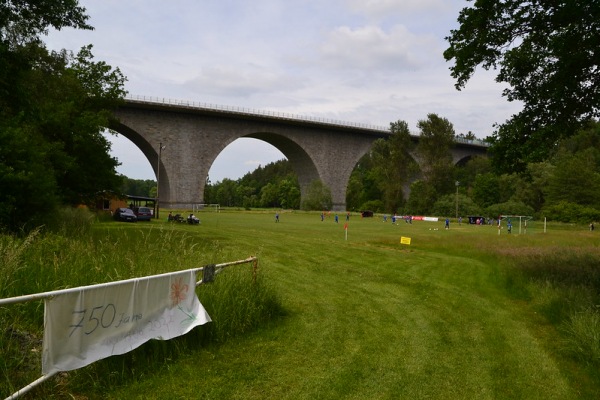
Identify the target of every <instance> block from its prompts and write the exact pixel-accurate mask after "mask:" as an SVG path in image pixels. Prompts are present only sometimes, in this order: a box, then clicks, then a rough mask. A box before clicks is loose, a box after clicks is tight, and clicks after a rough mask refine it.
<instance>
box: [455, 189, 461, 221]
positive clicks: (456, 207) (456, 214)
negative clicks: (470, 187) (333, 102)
mask: <svg viewBox="0 0 600 400" xmlns="http://www.w3.org/2000/svg"><path fill="white" fill-rule="evenodd" d="M455 184H456V219H457V220H458V186H459V185H460V182H459V181H456V183H455Z"/></svg>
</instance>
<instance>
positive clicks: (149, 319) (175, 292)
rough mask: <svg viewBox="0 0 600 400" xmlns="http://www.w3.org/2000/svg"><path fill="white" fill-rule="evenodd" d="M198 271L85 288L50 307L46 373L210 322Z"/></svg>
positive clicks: (61, 297)
mask: <svg viewBox="0 0 600 400" xmlns="http://www.w3.org/2000/svg"><path fill="white" fill-rule="evenodd" d="M195 289H196V273H195V271H194V270H187V271H182V272H175V273H170V274H163V275H155V276H150V277H145V278H139V279H130V280H127V281H123V282H122V283H119V282H115V283H114V284H110V285H95V286H86V287H82V288H81V290H79V291H74V292H72V293H67V294H61V295H58V296H55V297H54V298H51V299H47V300H46V301H45V309H44V344H43V355H42V373H43V374H45V375H46V374H50V373H53V372H56V371H69V370H73V369H77V368H81V367H84V366H86V365H88V364H91V363H92V362H94V361H96V360H100V359H102V358H106V357H109V356H111V355H117V354H124V353H127V352H128V351H131V350H133V349H135V348H136V347H139V346H140V345H142V344H143V343H145V342H147V341H148V340H150V339H161V340H168V339H172V338H174V337H177V336H180V335H183V334H185V333H187V332H189V331H190V330H191V329H192V328H194V327H195V326H198V325H202V324H205V323H207V322H210V321H211V319H210V317H209V316H208V314H207V313H206V310H205V309H204V307H202V304H200V301H199V300H198V297H197V296H196V290H195Z"/></svg>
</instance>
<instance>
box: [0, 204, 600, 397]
mask: <svg viewBox="0 0 600 400" xmlns="http://www.w3.org/2000/svg"><path fill="white" fill-rule="evenodd" d="M201 219H202V225H200V226H195V227H192V226H187V225H179V224H176V225H169V224H167V223H166V222H163V221H152V222H151V223H149V224H142V223H138V224H131V225H126V224H117V223H112V222H107V223H101V224H97V225H95V226H94V227H93V229H92V231H91V233H90V235H89V238H88V239H79V240H75V241H73V242H74V243H79V244H76V245H74V246H75V247H77V246H83V247H84V248H87V251H85V253H86V254H87V253H90V249H94V251H93V252H91V253H92V254H89V256H86V257H89V259H87V261H81V262H77V261H76V259H77V257H74V256H73V257H72V258H71V257H70V256H68V255H67V254H71V252H72V250H68V251H67V250H65V252H64V253H61V252H58V254H59V256H57V259H55V261H54V263H55V264H56V265H57V266H56V267H55V268H54V269H55V270H57V271H62V270H65V269H69V270H70V271H71V272H69V273H66V272H65V274H66V275H72V274H75V275H77V274H78V273H75V272H74V270H76V269H77V270H78V269H80V268H87V269H88V270H93V269H96V270H98V271H99V273H100V274H101V275H102V274H104V277H105V278H106V279H102V281H106V280H109V279H116V278H118V279H122V278H127V277H131V276H140V275H147V274H148V273H158V272H165V271H169V270H179V269H185V268H192V267H197V266H199V265H203V264H207V263H219V262H226V261H232V260H236V259H243V258H246V257H248V256H249V255H255V256H258V257H259V261H260V269H259V276H260V278H261V279H262V281H263V282H264V283H265V291H264V293H266V299H260V300H258V301H256V300H255V303H254V304H255V307H254V308H255V309H260V310H259V311H258V312H257V314H256V318H257V319H260V320H259V321H254V323H252V322H250V321H248V320H247V319H244V321H246V322H245V323H242V324H241V325H242V326H240V325H235V326H227V327H226V328H224V329H222V330H221V331H220V332H221V334H219V335H214V336H213V340H206V339H205V335H206V334H207V333H206V331H207V330H210V329H214V328H213V327H208V326H203V327H199V328H196V329H195V330H194V332H192V333H190V334H188V335H187V336H186V337H184V338H182V339H180V340H174V341H170V342H152V343H148V344H147V345H144V346H142V347H141V348H140V349H138V350H136V351H134V352H132V353H130V354H128V355H124V356H119V357H111V358H109V359H106V360H103V361H100V362H97V363H95V364H93V365H91V366H89V367H86V368H83V369H81V370H78V371H74V372H71V373H68V374H65V375H63V376H62V377H61V379H59V380H56V381H54V383H51V382H47V383H45V384H44V385H45V386H44V388H43V389H40V390H41V391H42V393H43V394H44V395H45V396H46V397H48V396H52V395H53V394H57V397H58V396H59V394H60V395H61V396H62V395H65V394H66V393H73V394H74V395H76V396H87V397H89V398H115V399H119V398H140V399H141V398H144V399H148V398H155V399H162V398H181V399H184V398H186V399H187V398H207V399H208V398H211V399H214V398H222V399H231V398H239V399H264V398H278V399H280V398H287V399H315V398H317V399H339V398H349V399H350V398H352V399H374V398H390V399H395V398H411V399H413V398H453V399H456V398H464V399H466V398H469V399H471V398H528V399H534V398H544V399H547V398H558V399H571V398H572V399H575V398H595V396H596V395H597V391H598V390H599V389H600V380H599V377H598V373H597V372H596V368H595V367H594V360H593V358H591V359H590V358H589V357H588V358H585V357H584V358H583V359H582V358H581V356H582V354H581V352H578V351H575V352H573V350H574V349H573V345H572V343H571V344H569V340H573V337H574V335H572V334H569V326H571V327H573V326H575V325H576V324H575V323H573V322H570V321H571V317H572V316H573V315H578V313H579V314H580V313H581V312H583V311H585V310H587V312H588V313H591V314H590V315H597V314H594V312H595V310H593V309H591V308H590V304H594V300H595V299H594V294H593V291H592V290H591V289H588V288H589V286H587V285H588V283H586V282H580V281H577V283H576V284H573V283H572V281H568V280H565V279H558V278H556V277H557V276H565V275H566V276H572V275H573V274H572V273H567V274H557V273H556V272H552V273H551V274H546V273H540V271H544V265H545V262H544V260H549V259H554V260H555V262H554V264H560V262H558V261H556V260H558V259H560V257H563V258H562V260H563V261H564V257H565V255H564V253H565V249H570V248H572V247H573V246H574V245H577V247H578V249H579V250H578V254H591V253H593V249H594V248H595V246H596V245H597V239H596V237H595V236H594V235H593V234H592V233H590V232H584V231H577V230H560V231H559V230H554V231H553V230H550V231H549V232H548V233H545V234H543V233H542V232H541V226H537V227H535V228H536V229H531V227H530V230H529V232H528V234H527V235H518V234H516V233H515V232H513V234H512V235H507V234H505V233H504V232H502V234H501V235H498V234H497V232H498V231H497V229H496V228H494V227H488V226H467V225H464V224H463V225H462V226H460V227H459V226H457V225H455V224H453V225H452V226H451V229H450V230H448V231H446V230H444V229H443V223H431V222H414V223H413V224H412V225H409V224H405V223H400V224H399V225H397V226H393V225H391V224H390V222H388V223H385V224H384V223H382V222H381V220H380V219H377V218H375V219H360V218H359V217H357V216H353V217H352V219H351V221H350V223H349V230H348V240H345V235H344V230H343V225H344V223H345V221H343V218H342V219H341V222H340V224H335V223H334V222H333V221H332V218H329V219H328V220H326V221H325V222H321V221H320V218H319V217H318V215H317V214H304V213H283V214H281V213H280V220H281V222H280V223H275V222H274V218H273V213H243V212H240V213H227V212H224V213H220V214H217V213H213V212H210V213H209V212H205V213H202V214H201ZM538 225H540V224H538ZM582 229H583V228H582ZM517 233H518V232H517ZM400 236H408V237H411V239H412V244H411V245H410V246H407V245H401V244H400ZM43 240H46V239H43ZM54 240H58V239H56V238H55V239H54ZM65 240H66V239H65ZM66 241H67V242H68V243H70V242H71V240H66ZM62 247H64V246H62ZM62 247H61V248H62ZM111 248H112V249H114V248H119V249H121V248H123V249H125V250H122V251H121V250H119V251H117V252H118V253H121V254H120V256H117V255H113V254H112V253H113V252H111V251H109V249H111ZM531 249H536V251H535V252H534V251H532V250H531ZM31 253H35V251H31ZM80 253H81V252H80ZM27 257H28V258H27V260H30V259H29V257H33V256H30V255H27ZM590 257H591V259H592V260H593V259H594V255H593V254H592V255H591V256H590ZM34 258H35V257H34ZM566 258H567V259H568V260H573V258H572V257H570V256H566ZM580 261H581V260H580ZM48 262H49V263H50V264H52V260H49V261H45V262H43V263H42V262H39V264H40V265H41V264H46V263H48ZM523 262H525V264H523ZM582 262H589V259H588V260H587V261H582ZM536 263H537V264H536ZM73 264H75V265H73ZM563 264H564V262H563ZM522 265H528V266H529V267H530V268H529V270H525V269H523V268H522ZM586 265H587V264H586ZM46 267H47V265H46ZM240 268H242V269H243V268H244V267H240ZM515 268H518V270H517V269H515ZM573 268H574V270H578V269H581V268H578V266H577V265H574V266H573ZM237 271H241V270H237ZM40 272H41V271H35V272H33V273H31V274H30V275H29V276H34V275H38V274H39V273H40ZM246 272H248V271H247V270H246ZM56 273H57V274H59V273H61V272H56ZM238 273H240V272H236V273H234V274H231V276H232V277H233V278H232V280H231V281H229V279H230V278H229V277H227V276H226V275H223V276H221V275H219V276H218V277H217V280H216V282H215V284H214V285H213V286H209V285H206V286H202V287H200V288H199V289H198V293H199V297H200V299H201V301H202V303H203V304H204V305H205V307H206V308H207V310H208V312H209V314H211V317H212V318H213V320H215V324H214V326H217V325H218V324H219V323H221V321H222V320H240V319H243V318H242V316H240V315H239V314H234V313H233V312H232V311H231V308H230V309H229V310H228V311H227V312H226V313H225V314H223V313H222V312H221V313H219V312H217V311H216V309H215V307H216V302H219V301H222V300H219V299H217V298H216V297H211V296H213V295H215V293H218V292H223V291H224V290H225V289H226V288H232V287H233V288H234V289H233V291H229V292H228V293H227V294H225V296H224V297H223V298H225V299H227V298H235V296H236V295H238V293H237V292H238V291H239V288H243V287H247V286H248V285H249V278H248V276H247V275H246V276H245V277H244V276H243V275H242V277H241V278H236V277H234V276H237V274H238ZM82 274H84V273H83V272H82ZM242 274H243V273H242ZM68 278H69V276H64V277H61V278H60V279H56V278H55V283H56V282H58V281H62V279H68ZM87 279H89V277H87V276H82V277H77V276H75V277H73V278H72V279H71V281H72V282H73V283H72V284H71V286H76V285H80V284H90V283H94V282H97V281H98V278H97V277H96V278H94V279H92V282H90V281H86V280H87ZM42 280H43V279H42ZM81 281H86V282H81ZM67 282H70V281H69V280H67ZM235 282H241V284H240V286H234V285H235ZM539 282H542V283H541V284H540V283H539ZM49 285H50V286H52V282H51V283H50V284H49ZM217 285H221V286H220V287H219V286H217ZM574 285H575V286H574ZM59 286H60V285H59ZM55 288H56V287H52V289H55ZM43 290H50V288H44V289H43ZM27 292H28V293H29V292H30V291H27ZM583 292H585V296H581V295H579V293H583ZM563 293H573V295H572V296H571V297H570V298H569V302H568V304H565V303H562V304H560V296H561V294H563ZM251 296H252V295H250V297H251ZM223 298H222V299H223ZM264 303H267V304H270V305H269V307H268V311H266V312H265V310H264V309H262V308H261V307H262V304H264ZM278 304H281V305H282V306H283V308H284V309H285V314H284V313H282V312H281V310H280V309H279V307H278ZM559 304H560V305H559ZM251 309H252V307H251ZM590 310H591V311H590ZM34 312H37V313H38V314H41V313H42V309H41V306H40V305H39V304H38V305H37V306H35V307H33V306H32V307H31V309H30V310H28V315H29V313H32V314H33V313H34ZM215 312H217V314H215ZM10 315H11V316H13V317H14V314H10ZM40 320H41V316H40V317H39V318H33V321H32V323H31V324H22V325H25V326H30V327H32V326H35V324H36V323H39V321H40ZM245 324H248V325H247V326H245ZM587 326H588V327H589V324H587ZM31 329H34V328H31ZM39 334H40V329H39V328H38V331H37V333H36V335H39ZM584 336H585V335H584ZM576 342H577V343H579V344H581V343H586V342H587V343H590V341H589V340H587V339H585V338H584V339H578V340H576ZM591 342H593V340H592V341H591ZM575 347H577V346H575ZM579 347H581V346H580V345H579ZM573 355H575V356H573ZM6 375H7V376H5V382H6V381H11V379H12V380H14V379H15V374H11V373H8V374H6ZM11 382H12V381H11ZM25 383H27V382H25ZM4 384H5V383H4ZM3 387H6V386H3ZM3 394H4V393H3Z"/></svg>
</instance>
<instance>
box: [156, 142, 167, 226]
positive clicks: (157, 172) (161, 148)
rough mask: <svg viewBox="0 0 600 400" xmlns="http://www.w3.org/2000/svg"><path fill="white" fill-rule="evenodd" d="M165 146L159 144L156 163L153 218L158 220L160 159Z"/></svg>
mask: <svg viewBox="0 0 600 400" xmlns="http://www.w3.org/2000/svg"><path fill="white" fill-rule="evenodd" d="M165 147H167V146H163V145H162V142H160V143H159V144H158V162H157V165H156V215H155V218H156V219H158V218H159V215H158V214H159V209H160V204H159V198H160V194H159V193H160V191H159V190H160V157H161V155H162V151H163V150H164V148H165Z"/></svg>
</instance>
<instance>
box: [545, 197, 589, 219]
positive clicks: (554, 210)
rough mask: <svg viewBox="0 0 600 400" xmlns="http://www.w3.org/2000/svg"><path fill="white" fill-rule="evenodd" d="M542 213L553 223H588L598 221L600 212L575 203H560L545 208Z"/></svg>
mask: <svg viewBox="0 0 600 400" xmlns="http://www.w3.org/2000/svg"><path fill="white" fill-rule="evenodd" d="M542 213H543V214H544V215H545V216H546V217H548V218H549V219H551V220H553V221H558V222H575V223H584V224H585V223H589V222H591V221H599V220H600V210H597V209H595V208H591V207H585V206H582V205H579V204H575V203H569V202H566V201H561V202H560V203H557V204H554V205H549V206H545V207H544V208H543V209H542Z"/></svg>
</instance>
